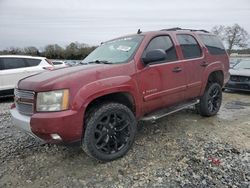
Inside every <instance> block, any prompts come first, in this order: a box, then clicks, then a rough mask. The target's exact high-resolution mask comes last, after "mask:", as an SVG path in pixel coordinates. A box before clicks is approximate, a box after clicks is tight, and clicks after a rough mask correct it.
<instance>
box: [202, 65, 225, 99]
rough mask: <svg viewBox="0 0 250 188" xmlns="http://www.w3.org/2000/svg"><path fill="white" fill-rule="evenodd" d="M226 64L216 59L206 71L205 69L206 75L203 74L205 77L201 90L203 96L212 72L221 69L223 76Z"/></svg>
mask: <svg viewBox="0 0 250 188" xmlns="http://www.w3.org/2000/svg"><path fill="white" fill-rule="evenodd" d="M224 68H225V67H224V65H223V63H222V62H220V61H216V62H213V63H211V64H209V65H208V66H207V67H206V69H205V71H204V76H203V79H202V83H203V85H202V87H201V91H200V96H202V95H203V94H204V92H205V89H206V86H207V82H208V78H209V76H210V74H211V73H213V72H216V71H221V72H222V74H223V77H224Z"/></svg>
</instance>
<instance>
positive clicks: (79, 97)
mask: <svg viewBox="0 0 250 188" xmlns="http://www.w3.org/2000/svg"><path fill="white" fill-rule="evenodd" d="M119 92H123V93H128V94H129V95H130V96H131V97H132V98H133V100H134V103H135V104H134V105H135V108H136V116H137V115H138V114H140V103H139V100H140V98H139V95H138V86H137V82H136V81H135V80H133V79H132V78H131V77H130V76H116V77H111V78H105V79H101V80H97V81H95V82H91V83H89V84H86V85H84V86H83V87H82V88H80V89H79V90H78V92H77V93H76V95H75V97H74V99H73V103H72V107H73V108H74V109H76V110H80V111H82V112H83V113H84V114H85V110H86V109H87V107H88V105H89V104H90V103H91V102H92V101H93V100H95V99H97V98H99V97H102V96H105V95H108V94H112V93H119Z"/></svg>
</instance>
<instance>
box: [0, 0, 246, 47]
mask: <svg viewBox="0 0 250 188" xmlns="http://www.w3.org/2000/svg"><path fill="white" fill-rule="evenodd" d="M234 23H238V24H239V25H241V26H242V27H244V28H245V29H246V30H247V31H248V32H249V33H250V0H207V1H202V0H192V1H191V0H171V1H166V0H122V1H121V0H0V49H4V48H7V47H12V46H14V47H24V46H36V47H38V48H41V47H43V46H45V45H46V44H54V43H57V44H59V45H62V46H65V45H66V44H68V43H69V42H72V41H78V42H80V43H87V44H90V45H96V44H99V43H100V42H102V41H105V40H108V39H111V38H113V37H118V36H121V35H124V34H131V33H136V31H137V29H138V28H141V30H142V31H148V30H159V29H163V28H170V27H177V26H178V27H183V28H196V29H207V30H210V29H211V28H212V27H213V26H214V25H219V24H223V25H233V24H234Z"/></svg>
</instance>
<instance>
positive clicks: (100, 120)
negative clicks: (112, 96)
mask: <svg viewBox="0 0 250 188" xmlns="http://www.w3.org/2000/svg"><path fill="white" fill-rule="evenodd" d="M85 126H86V128H85V132H84V136H83V139H82V147H83V150H84V151H85V152H86V153H87V154H88V155H89V156H91V157H93V158H95V159H97V160H99V161H112V160H115V159H117V158H119V157H122V156H123V155H125V154H126V153H127V151H128V150H129V149H130V147H131V146H132V144H133V142H134V138H135V134H136V130H137V129H136V126H137V122H136V119H135V117H134V114H133V113H132V111H131V110H130V109H129V108H128V107H127V106H125V105H123V104H119V103H107V104H103V105H101V106H98V107H97V108H96V109H95V110H94V111H92V113H91V114H89V115H88V118H87V120H86V121H85Z"/></svg>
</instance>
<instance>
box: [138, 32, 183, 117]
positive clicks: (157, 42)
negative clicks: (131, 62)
mask: <svg viewBox="0 0 250 188" xmlns="http://www.w3.org/2000/svg"><path fill="white" fill-rule="evenodd" d="M155 49H162V50H164V51H165V52H166V57H165V59H164V60H163V61H156V62H152V63H149V64H147V65H145V67H144V68H143V69H142V70H141V71H140V72H139V75H138V76H139V87H140V91H141V93H142V96H143V110H144V113H149V112H151V111H154V110H156V109H159V108H163V107H167V106H171V105H173V104H175V103H178V102H182V101H183V100H184V92H185V91H186V86H187V83H186V75H185V69H184V66H183V63H182V62H181V61H180V60H178V59H179V58H178V56H177V53H176V49H175V46H174V44H173V41H172V39H171V38H170V36H168V35H164V36H157V37H155V38H153V39H152V40H151V41H150V42H149V44H148V46H147V47H146V49H145V50H144V52H143V55H142V56H143V57H144V56H146V54H147V53H148V52H149V51H152V50H155ZM143 57H142V59H143Z"/></svg>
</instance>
